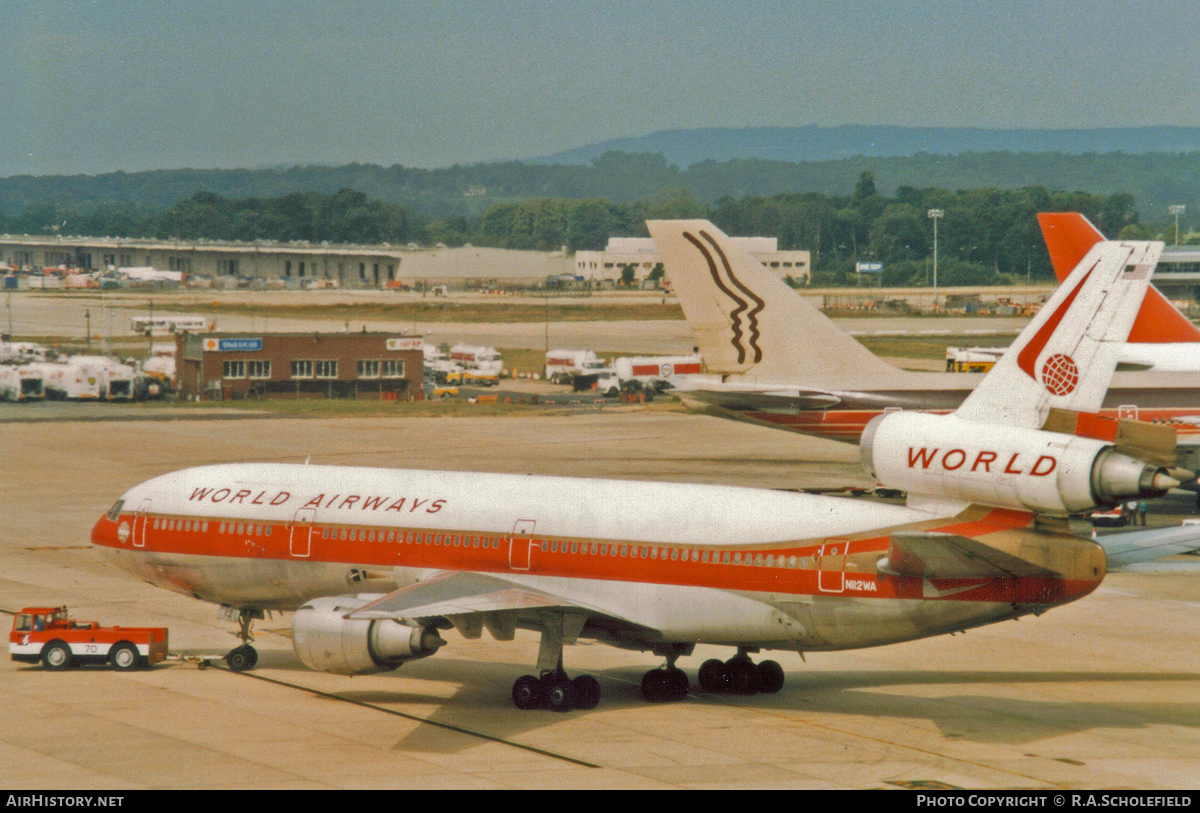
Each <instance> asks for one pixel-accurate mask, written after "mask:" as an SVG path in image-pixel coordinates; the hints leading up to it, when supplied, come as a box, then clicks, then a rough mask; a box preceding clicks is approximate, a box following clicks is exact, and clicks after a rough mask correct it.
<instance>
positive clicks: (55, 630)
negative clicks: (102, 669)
mask: <svg viewBox="0 0 1200 813" xmlns="http://www.w3.org/2000/svg"><path fill="white" fill-rule="evenodd" d="M8 653H9V655H10V656H12V659H13V660H14V661H17V662H18V663H37V662H38V661H41V663H42V666H45V667H46V668H47V669H55V670H59V669H70V668H72V667H74V666H82V665H85V664H102V663H108V664H111V665H112V668H113V669H117V670H120V671H127V670H131V669H144V668H145V667H147V666H150V665H151V664H155V663H158V662H159V661H161V660H164V659H165V658H166V657H167V628H166V627H102V626H100V622H98V621H77V620H75V619H73V618H71V617H70V614H69V613H68V612H67V608H66V607H26V608H25V609H23V610H21V612H19V613H17V614H16V615H15V616H13V626H12V632H10V633H9V636H8Z"/></svg>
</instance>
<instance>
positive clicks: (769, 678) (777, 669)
mask: <svg viewBox="0 0 1200 813" xmlns="http://www.w3.org/2000/svg"><path fill="white" fill-rule="evenodd" d="M699 678H700V688H701V689H703V690H704V691H706V692H711V693H712V694H758V693H759V692H762V693H763V694H775V693H776V692H778V691H779V690H780V689H782V688H783V667H781V666H780V665H779V664H778V663H776V662H775V661H763V662H762V663H757V664H756V663H754V661H752V660H750V656H749V655H748V654H747V653H746V651H745V650H742V649H739V650H738V654H736V655H734V656H733V657H732V658H730V659H729V660H727V661H719V660H717V659H715V658H713V659H712V660H707V661H705V662H704V663H703V664H701V665H700V675H699Z"/></svg>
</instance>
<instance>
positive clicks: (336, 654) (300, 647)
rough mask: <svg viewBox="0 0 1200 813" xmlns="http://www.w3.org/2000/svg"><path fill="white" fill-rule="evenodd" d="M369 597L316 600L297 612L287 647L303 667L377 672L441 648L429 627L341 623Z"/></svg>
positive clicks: (390, 622)
mask: <svg viewBox="0 0 1200 813" xmlns="http://www.w3.org/2000/svg"><path fill="white" fill-rule="evenodd" d="M370 598H378V596H371V597H370ZM370 598H366V597H359V596H333V597H327V598H318V599H313V600H312V601H310V602H308V603H307V604H305V605H304V606H303V607H301V608H300V609H299V610H297V611H296V614H295V616H293V617H292V646H293V647H295V649H296V654H297V655H298V656H299V657H300V660H301V661H303V662H304V665H305V666H307V667H308V668H309V669H315V670H317V671H319V672H333V673H335V674H338V675H361V674H365V673H367V672H382V671H385V670H388V669H395V668H396V667H398V666H399V665H400V664H402V663H404V662H405V661H411V660H416V659H417V658H425V657H428V656H430V655H432V654H433V653H435V652H437V651H438V649H440V648H441V647H443V646H445V645H446V642H445V641H444V640H443V639H442V637H441V636H440V635H438V631H437V630H436V629H435V628H433V627H416V626H412V625H409V624H404V623H401V622H400V621H397V620H394V619H375V620H362V621H360V620H349V619H347V618H346V615H347V614H349V613H351V612H354V611H355V610H357V609H358V608H359V607H362V606H363V605H364V604H366V603H367V602H368V601H369V600H370Z"/></svg>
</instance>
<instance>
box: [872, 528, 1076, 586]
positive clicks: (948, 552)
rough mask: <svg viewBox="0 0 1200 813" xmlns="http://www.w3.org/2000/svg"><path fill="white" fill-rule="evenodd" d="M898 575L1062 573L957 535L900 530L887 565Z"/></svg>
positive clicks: (1003, 576) (1008, 576)
mask: <svg viewBox="0 0 1200 813" xmlns="http://www.w3.org/2000/svg"><path fill="white" fill-rule="evenodd" d="M880 569H881V570H884V571H885V572H888V573H893V574H895V575H897V576H911V577H914V578H921V579H985V578H986V579H1012V578H1018V577H1031V576H1043V577H1052V576H1057V575H1059V574H1057V573H1055V572H1054V571H1052V570H1047V569H1046V568H1044V567H1041V566H1039V565H1035V564H1033V563H1032V562H1027V561H1025V560H1024V559H1021V558H1018V557H1016V556H1013V555H1012V554H1009V553H1005V552H1004V551H1002V550H997V549H996V548H993V547H991V546H990V545H986V544H984V543H983V542H980V541H979V540H978V539H971V538H970V537H966V536H958V535H957V534H939V533H925V532H923V531H897V532H895V533H893V534H892V538H891V545H890V546H889V548H888V558H887V564H886V566H884V565H882V564H881V565H880Z"/></svg>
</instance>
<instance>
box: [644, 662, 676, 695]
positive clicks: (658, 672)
mask: <svg viewBox="0 0 1200 813" xmlns="http://www.w3.org/2000/svg"><path fill="white" fill-rule="evenodd" d="M669 681H670V678H669V677H668V676H667V673H666V671H665V670H663V669H651V670H650V671H649V672H647V673H646V674H644V675H642V697H644V698H646V700H648V701H650V702H651V703H661V702H663V701H664V700H666V699H667V692H668V689H669V686H670V683H669Z"/></svg>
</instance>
